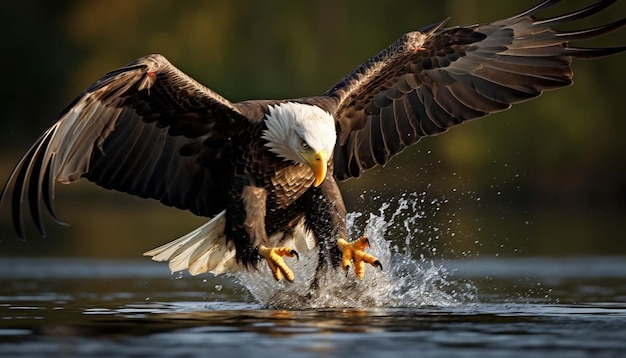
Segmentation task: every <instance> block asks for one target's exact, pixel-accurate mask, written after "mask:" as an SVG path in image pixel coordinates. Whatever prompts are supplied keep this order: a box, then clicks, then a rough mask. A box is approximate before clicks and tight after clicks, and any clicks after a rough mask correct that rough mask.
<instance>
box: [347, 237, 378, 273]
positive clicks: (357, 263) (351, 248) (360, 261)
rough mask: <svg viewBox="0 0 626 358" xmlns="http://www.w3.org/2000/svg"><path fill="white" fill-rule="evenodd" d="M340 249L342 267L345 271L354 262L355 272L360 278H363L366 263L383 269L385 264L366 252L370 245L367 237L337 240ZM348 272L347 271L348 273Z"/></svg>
mask: <svg viewBox="0 0 626 358" xmlns="http://www.w3.org/2000/svg"><path fill="white" fill-rule="evenodd" d="M337 245H339V250H340V251H341V254H342V255H341V267H343V269H344V270H345V271H348V270H349V269H350V264H351V263H352V262H354V273H355V274H356V276H357V277H358V278H363V276H364V275H365V264H366V263H368V264H370V265H372V266H374V267H376V266H378V267H380V269H381V270H382V269H383V265H382V264H381V263H380V261H378V259H377V258H375V257H374V256H372V255H370V254H368V253H366V252H365V249H366V248H367V247H368V246H369V245H370V242H369V240H368V239H367V237H365V236H362V237H361V238H360V239H358V240H356V241H353V242H348V241H346V240H344V239H339V240H337ZM347 273H348V272H346V274H347Z"/></svg>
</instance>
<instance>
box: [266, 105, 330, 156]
mask: <svg viewBox="0 0 626 358" xmlns="http://www.w3.org/2000/svg"><path fill="white" fill-rule="evenodd" d="M265 124H266V125H267V129H266V130H265V131H263V139H265V140H267V141H268V143H267V144H266V146H267V147H268V148H269V150H271V151H272V152H273V153H275V154H276V155H278V156H279V157H282V158H283V159H286V160H291V161H294V162H297V163H305V160H304V158H302V156H301V155H300V154H299V153H300V152H301V151H302V148H303V146H305V147H307V146H308V147H310V148H311V149H313V150H314V151H315V152H320V151H324V152H326V153H327V154H328V155H329V156H330V155H332V153H333V152H334V149H335V142H336V141H337V133H336V132H335V120H334V118H333V116H332V115H330V113H328V112H326V111H324V110H323V109H321V108H319V107H317V106H313V105H309V104H303V103H295V102H287V103H281V104H278V105H276V106H270V107H269V113H268V114H267V119H266V120H265Z"/></svg>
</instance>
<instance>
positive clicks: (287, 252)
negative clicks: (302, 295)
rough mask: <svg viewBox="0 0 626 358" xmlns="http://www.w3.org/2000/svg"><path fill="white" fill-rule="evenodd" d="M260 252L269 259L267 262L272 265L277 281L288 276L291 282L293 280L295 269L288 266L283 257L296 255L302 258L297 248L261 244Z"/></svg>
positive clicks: (271, 268)
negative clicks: (270, 246) (292, 269)
mask: <svg viewBox="0 0 626 358" xmlns="http://www.w3.org/2000/svg"><path fill="white" fill-rule="evenodd" d="M259 254H260V255H261V256H263V257H264V258H265V260H267V264H268V265H269V267H270V270H271V271H272V273H273V274H274V278H275V279H276V281H280V280H282V279H283V277H284V278H286V279H287V280H288V281H289V282H293V279H294V275H293V271H291V269H290V268H289V266H287V264H286V263H285V261H283V257H285V256H289V257H294V256H295V257H296V258H297V259H300V256H298V252H297V251H296V250H292V249H291V248H290V247H272V248H269V247H266V246H263V245H261V246H259Z"/></svg>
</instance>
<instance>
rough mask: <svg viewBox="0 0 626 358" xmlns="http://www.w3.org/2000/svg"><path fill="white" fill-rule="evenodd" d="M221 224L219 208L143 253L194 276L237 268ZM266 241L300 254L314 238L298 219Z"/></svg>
mask: <svg viewBox="0 0 626 358" xmlns="http://www.w3.org/2000/svg"><path fill="white" fill-rule="evenodd" d="M225 225H226V218H225V211H222V212H221V213H219V214H218V215H217V216H215V217H214V218H213V219H211V220H210V221H209V222H207V223H206V224H204V225H202V226H200V227H199V228H197V229H195V230H194V231H192V232H190V233H189V234H187V235H185V236H182V237H180V238H178V239H176V240H174V241H171V242H168V243H167V244H165V245H162V246H159V247H157V248H156V249H152V250H150V251H147V252H145V253H144V254H143V255H144V256H152V260H154V261H169V268H170V270H171V271H172V272H176V271H182V270H188V271H189V273H190V274H192V275H194V276H195V275H199V274H201V273H205V272H211V273H212V274H214V275H219V274H222V273H225V272H229V271H230V272H234V271H237V270H240V269H241V268H243V266H241V265H238V264H237V260H236V259H235V244H234V243H233V242H232V241H228V242H227V240H226V235H224V227H225ZM269 241H270V245H271V246H277V245H279V244H280V245H286V246H291V247H293V248H294V249H295V250H296V251H298V252H299V253H301V254H306V253H307V252H308V251H310V250H311V249H313V248H314V247H315V239H314V237H313V235H312V234H311V233H310V232H308V230H306V229H305V226H304V220H300V221H299V222H298V224H297V225H296V226H295V227H294V228H293V231H291V232H289V233H277V234H274V235H272V237H270V240H269Z"/></svg>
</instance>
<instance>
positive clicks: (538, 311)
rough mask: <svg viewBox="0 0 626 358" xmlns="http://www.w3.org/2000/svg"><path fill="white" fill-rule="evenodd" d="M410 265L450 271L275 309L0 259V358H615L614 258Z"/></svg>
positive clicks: (622, 346)
mask: <svg viewBox="0 0 626 358" xmlns="http://www.w3.org/2000/svg"><path fill="white" fill-rule="evenodd" d="M420 265H424V266H425V267H424V270H425V271H428V270H432V268H433V267H436V268H437V269H438V270H444V269H445V270H446V271H447V272H449V273H448V274H447V276H446V277H447V278H446V279H444V280H441V281H440V284H439V286H438V284H433V285H432V286H428V287H426V288H427V289H430V290H441V291H442V292H443V291H446V292H448V293H447V294H448V295H447V296H446V295H443V294H441V293H437V292H431V296H433V297H436V299H439V300H442V301H440V302H439V304H438V305H428V304H419V305H410V304H408V303H407V304H405V305H403V306H369V307H368V306H363V307H328V308H320V307H316V308H312V307H303V308H300V309H298V308H295V307H293V308H288V309H287V308H272V307H269V308H268V303H267V302H266V303H263V302H259V301H258V299H257V298H256V297H255V296H254V295H253V294H251V293H250V291H249V290H248V289H247V288H246V287H244V286H243V285H241V284H238V283H237V282H235V281H236V280H235V279H233V278H213V277H209V276H207V277H189V276H183V277H182V278H181V277H179V276H178V275H174V276H170V275H169V273H168V272H167V269H166V267H164V265H162V264H158V263H153V262H150V261H145V260H143V261H113V260H76V259H9V258H5V259H2V260H0V280H1V281H2V282H1V285H0V318H1V320H0V353H1V354H2V355H3V356H29V357H30V356H51V355H52V356H57V355H63V356H70V357H71V356H145V355H151V356H167V357H171V356H206V355H214V354H219V355H220V356H255V357H276V356H278V355H280V354H285V355H287V356H290V357H291V356H296V357H297V356H302V357H307V356H326V355H342V356H356V355H362V354H365V355H367V356H389V355H390V354H394V355H395V354H398V355H400V354H417V353H419V355H420V356H449V355H452V354H453V355H455V356H458V355H460V356H478V355H481V356H485V355H487V356H501V355H503V354H510V355H519V356H537V355H550V356H553V355H556V354H559V355H565V356H587V355H594V356H608V357H614V356H620V355H626V339H625V338H624V337H626V258H624V257H577V258H524V259H512V258H473V259H467V260H450V261H445V262H440V263H436V264H434V265H433V264H432V263H420ZM444 281H445V282H448V283H451V284H448V285H445V284H443V282H444ZM455 285H456V286H455ZM455 290H461V291H462V290H466V291H463V292H458V291H457V292H456V293H455V292H454V291H455ZM429 299H432V297H431V298H429ZM446 299H447V300H449V301H447V302H445V300H446Z"/></svg>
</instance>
